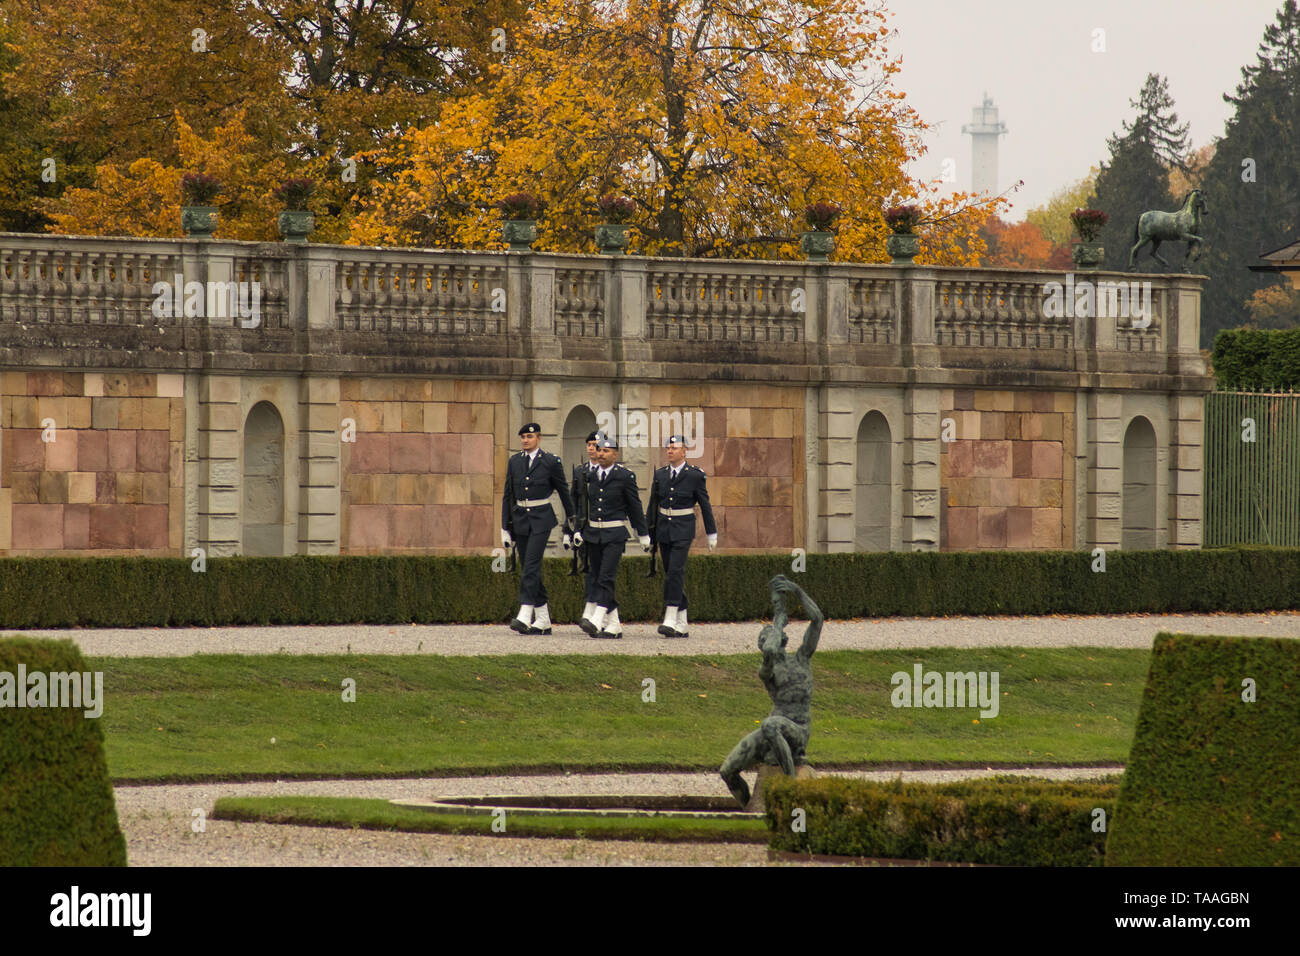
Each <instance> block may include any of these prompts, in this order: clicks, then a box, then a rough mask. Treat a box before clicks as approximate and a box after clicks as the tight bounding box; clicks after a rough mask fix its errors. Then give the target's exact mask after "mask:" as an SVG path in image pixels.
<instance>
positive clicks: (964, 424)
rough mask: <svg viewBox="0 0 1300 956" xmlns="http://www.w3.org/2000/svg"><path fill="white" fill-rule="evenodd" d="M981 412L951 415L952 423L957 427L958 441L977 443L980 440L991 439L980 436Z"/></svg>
mask: <svg viewBox="0 0 1300 956" xmlns="http://www.w3.org/2000/svg"><path fill="white" fill-rule="evenodd" d="M981 414H982V413H981V412H955V413H954V414H953V415H952V418H953V419H954V423H955V424H956V426H957V440H958V441H977V440H979V439H981V438H985V437H988V438H992V437H993V436H991V435H990V436H985V435H982V434H980V415H981Z"/></svg>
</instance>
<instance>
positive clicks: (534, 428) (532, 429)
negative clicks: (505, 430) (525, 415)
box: [519, 422, 542, 435]
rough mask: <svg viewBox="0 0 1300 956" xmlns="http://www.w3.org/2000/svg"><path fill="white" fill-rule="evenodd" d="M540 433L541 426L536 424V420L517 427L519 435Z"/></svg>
mask: <svg viewBox="0 0 1300 956" xmlns="http://www.w3.org/2000/svg"><path fill="white" fill-rule="evenodd" d="M541 433H542V426H541V425H539V424H537V422H529V423H528V424H527V425H525V426H524V427H523V428H521V429H519V434H521V435H540V434H541Z"/></svg>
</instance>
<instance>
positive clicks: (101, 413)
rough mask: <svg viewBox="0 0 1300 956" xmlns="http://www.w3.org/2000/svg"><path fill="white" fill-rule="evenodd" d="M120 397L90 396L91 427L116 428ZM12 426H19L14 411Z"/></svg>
mask: <svg viewBox="0 0 1300 956" xmlns="http://www.w3.org/2000/svg"><path fill="white" fill-rule="evenodd" d="M119 401H121V399H117V398H92V399H91V400H90V424H91V427H92V428H116V427H117V403H118V402H119ZM14 427H15V428H21V427H23V426H21V425H19V424H18V415H17V411H16V410H15V413H14Z"/></svg>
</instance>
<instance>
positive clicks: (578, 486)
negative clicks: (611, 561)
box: [569, 431, 605, 617]
mask: <svg viewBox="0 0 1300 956" xmlns="http://www.w3.org/2000/svg"><path fill="white" fill-rule="evenodd" d="M604 437H605V433H604V432H602V431H594V432H592V433H591V434H590V435H588V436H587V460H586V462H584V463H583V464H581V465H574V466H573V485H572V487H571V488H570V489H569V491H570V493H571V494H572V495H573V507H574V509H575V511H574V515H573V524H572V526H571V527H570V531H572V532H573V534H574V535H575V536H576V538H577V541H578V542H579V543H577V544H575V545H574V546H573V547H574V560H575V561H577V560H578V559H579V557H581V559H582V570H583V572H584V581H583V583H584V588H585V590H584V594H585V598H584V600H585V601H586V606H585V607H583V609H582V616H583V617H591V615H592V613H593V612H594V611H595V610H596V597H595V595H596V570H597V569H596V565H595V562H593V561H592V560H591V555H590V554H588V553H587V552H586V546H585V545H583V544H582V543H581V542H582V533H583V532H584V531H586V529H587V521H588V518H589V515H588V507H587V506H588V498H587V482H588V480H589V479H590V478H591V476H592V475H593V474H595V473H596V472H598V471H599V470H600V440H601V439H602V438H604ZM579 552H581V554H579ZM575 567H576V565H575ZM569 573H570V574H572V573H574V572H572V571H570V572H569Z"/></svg>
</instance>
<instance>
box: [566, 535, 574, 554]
mask: <svg viewBox="0 0 1300 956" xmlns="http://www.w3.org/2000/svg"><path fill="white" fill-rule="evenodd" d="M571 547H573V542H572V539H571V538H570V537H569V536H568V535H567V534H566V535H565V536H564V550H565V551H568V550H569V549H570V548H571Z"/></svg>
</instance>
